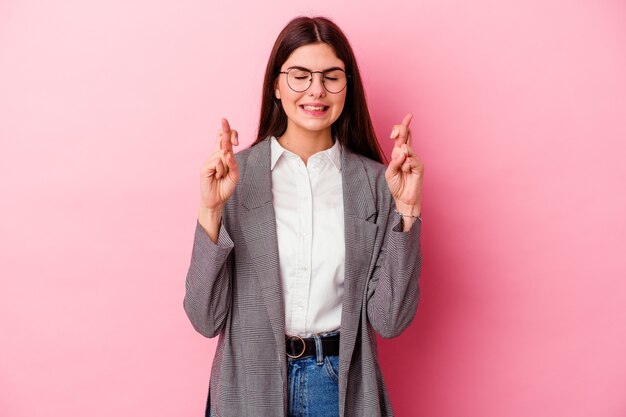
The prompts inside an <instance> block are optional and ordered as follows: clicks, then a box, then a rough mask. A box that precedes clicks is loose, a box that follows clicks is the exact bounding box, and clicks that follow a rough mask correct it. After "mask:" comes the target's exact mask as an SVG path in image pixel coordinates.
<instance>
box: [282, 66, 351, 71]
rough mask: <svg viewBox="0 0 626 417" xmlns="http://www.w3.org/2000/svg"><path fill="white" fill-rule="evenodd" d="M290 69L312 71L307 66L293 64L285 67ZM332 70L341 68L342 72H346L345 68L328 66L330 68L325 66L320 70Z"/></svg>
mask: <svg viewBox="0 0 626 417" xmlns="http://www.w3.org/2000/svg"><path fill="white" fill-rule="evenodd" d="M290 69H299V70H303V71H309V72H313V71H312V70H310V69H309V68H306V67H301V66H299V65H293V66H291V67H289V68H287V70H290ZM334 70H341V71H343V72H346V70H345V69H343V68H341V67H330V68H326V69H324V70H322V71H321V72H328V71H334Z"/></svg>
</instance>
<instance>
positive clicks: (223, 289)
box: [184, 140, 421, 417]
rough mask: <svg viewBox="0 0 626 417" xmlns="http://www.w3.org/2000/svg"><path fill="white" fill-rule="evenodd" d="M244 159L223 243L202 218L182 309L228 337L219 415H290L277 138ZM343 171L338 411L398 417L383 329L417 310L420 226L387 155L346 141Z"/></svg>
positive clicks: (216, 367)
mask: <svg viewBox="0 0 626 417" xmlns="http://www.w3.org/2000/svg"><path fill="white" fill-rule="evenodd" d="M236 160H237V162H238V164H239V170H240V181H239V183H238V184H237V188H236V190H235V193H234V195H233V196H232V197H231V198H230V200H229V201H228V202H227V204H226V207H225V208H224V212H223V216H222V226H221V229H220V232H219V238H218V242H217V244H214V243H213V242H212V241H211V240H210V239H209V238H208V236H207V234H206V232H205V231H204V229H203V228H202V226H200V224H199V223H196V230H195V239H194V243H193V250H192V255H191V263H190V266H189V272H188V274H187V279H186V294H185V300H184V308H185V312H186V313H187V316H188V317H189V320H190V321H191V323H192V325H193V327H194V328H195V329H196V330H197V331H198V332H200V333H201V334H202V335H204V336H206V337H214V336H218V335H219V341H218V346H217V350H216V353H215V358H214V360H213V367H212V371H211V380H210V396H209V397H210V401H209V404H207V407H210V412H211V414H212V415H213V416H220V417H244V416H245V417H282V416H286V415H287V396H288V394H287V387H288V382H287V361H286V355H285V313H284V305H283V301H282V294H281V293H282V289H281V288H282V287H281V283H280V278H279V273H278V268H279V263H278V256H279V253H278V243H277V238H276V220H275V217H274V208H273V206H272V190H271V172H270V142H269V140H265V141H262V142H260V143H259V144H257V145H256V146H254V147H252V148H249V149H246V150H244V151H241V152H239V153H238V154H236ZM341 169H342V177H343V199H344V210H345V240H346V255H345V256H346V258H345V280H344V299H343V306H342V315H341V338H340V348H339V415H340V416H345V417H369V416H372V417H374V416H376V417H379V416H393V412H392V410H391V404H390V401H389V397H388V394H387V390H386V388H385V384H384V382H383V377H382V375H381V371H380V368H379V365H378V358H377V353H376V352H377V350H376V336H375V332H376V333H378V334H380V335H381V336H382V337H385V338H389V337H395V336H397V335H399V334H400V333H401V332H402V331H403V330H404V329H405V328H406V327H407V326H408V325H409V323H410V322H411V321H412V320H413V317H414V316H415V311H416V309H417V304H418V301H419V288H418V276H419V272H420V267H421V252H420V244H419V241H420V227H421V224H420V223H419V222H415V223H414V225H413V227H412V228H411V230H409V231H408V232H402V231H401V230H402V229H401V226H402V225H401V219H400V218H399V216H398V215H397V214H395V213H394V211H393V208H394V205H393V199H392V198H391V195H390V192H389V189H388V187H387V183H386V181H385V167H384V166H383V165H382V164H379V163H377V162H374V161H372V160H370V159H368V158H366V157H363V156H361V155H358V154H355V153H353V152H351V151H349V150H348V149H346V148H343V152H342V165H341ZM208 411H209V410H208V409H207V412H208Z"/></svg>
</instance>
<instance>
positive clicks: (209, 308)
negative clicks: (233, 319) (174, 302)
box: [183, 221, 234, 337]
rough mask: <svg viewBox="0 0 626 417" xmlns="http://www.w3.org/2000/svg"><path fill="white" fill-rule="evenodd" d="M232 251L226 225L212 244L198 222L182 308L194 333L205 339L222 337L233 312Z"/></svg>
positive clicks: (231, 241)
mask: <svg viewBox="0 0 626 417" xmlns="http://www.w3.org/2000/svg"><path fill="white" fill-rule="evenodd" d="M233 247H234V243H233V240H232V239H231V237H230V236H229V234H228V232H227V231H226V228H225V227H224V224H223V223H222V225H221V226H220V231H219V237H218V241H217V243H213V241H212V240H211V239H210V238H209V236H208V235H207V233H206V231H205V230H204V228H203V227H202V226H201V225H200V223H199V222H197V221H196V231H195V236H194V242H193V250H192V253H191V263H190V265H189V271H188V272H187V279H186V282H185V290H186V292H185V300H184V302H183V305H184V308H185V313H187V317H188V318H189V320H190V321H191V324H192V325H193V327H194V329H196V330H197V331H198V332H199V333H200V334H202V335H203V336H206V337H214V336H216V335H218V334H219V333H220V331H221V329H222V327H223V326H224V323H225V322H226V318H227V315H228V311H229V310H230V304H231V293H230V291H231V269H232V257H233V253H232V250H233Z"/></svg>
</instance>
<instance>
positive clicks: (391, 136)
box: [389, 127, 398, 139]
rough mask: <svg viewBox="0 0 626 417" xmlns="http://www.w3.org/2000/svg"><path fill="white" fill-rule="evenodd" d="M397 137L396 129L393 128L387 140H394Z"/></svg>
mask: <svg viewBox="0 0 626 417" xmlns="http://www.w3.org/2000/svg"><path fill="white" fill-rule="evenodd" d="M397 135H398V129H397V128H395V127H394V128H393V129H391V135H389V138H390V139H394V138H395V137H396V136H397Z"/></svg>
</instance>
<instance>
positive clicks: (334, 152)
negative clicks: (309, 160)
mask: <svg viewBox="0 0 626 417" xmlns="http://www.w3.org/2000/svg"><path fill="white" fill-rule="evenodd" d="M285 152H288V153H291V152H289V151H288V150H287V149H285V148H283V147H282V146H281V144H280V143H279V142H278V139H276V138H275V137H274V136H272V139H271V143H270V170H273V169H274V166H276V163H277V162H278V160H279V159H280V157H281V156H282V155H283V154H284V153H285ZM322 152H323V153H324V154H325V155H326V156H327V157H328V159H330V162H332V164H333V165H334V166H335V168H337V171H341V144H340V143H339V141H338V140H336V139H335V143H334V144H333V146H331V147H330V148H328V149H326V150H325V151H322ZM316 155H317V154H316Z"/></svg>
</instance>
